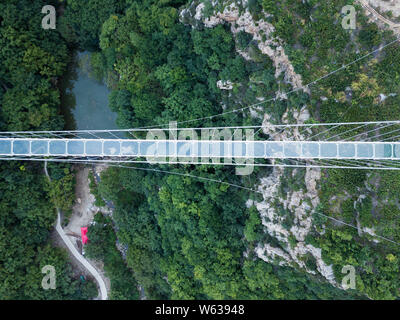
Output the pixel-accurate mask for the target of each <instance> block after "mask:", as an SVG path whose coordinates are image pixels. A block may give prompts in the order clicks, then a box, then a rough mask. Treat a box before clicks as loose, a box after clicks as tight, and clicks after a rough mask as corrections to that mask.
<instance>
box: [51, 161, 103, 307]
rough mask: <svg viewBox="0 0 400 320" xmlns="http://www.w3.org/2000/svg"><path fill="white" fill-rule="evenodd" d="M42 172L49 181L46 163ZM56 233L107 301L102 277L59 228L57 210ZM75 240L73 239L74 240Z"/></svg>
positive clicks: (59, 217)
mask: <svg viewBox="0 0 400 320" xmlns="http://www.w3.org/2000/svg"><path fill="white" fill-rule="evenodd" d="M44 171H45V174H46V177H47V179H49V180H50V176H49V173H48V172H47V162H45V166H44ZM56 231H57V233H58V235H59V236H60V238H61V239H62V241H63V242H64V244H65V245H66V246H67V248H68V250H69V252H70V253H71V254H72V255H73V256H74V258H75V259H76V260H78V261H79V262H80V263H81V264H82V266H83V267H84V268H85V269H86V270H87V271H88V272H89V273H90V274H91V275H92V276H93V277H94V278H95V279H96V281H97V284H98V286H99V289H100V292H99V297H100V299H101V300H107V298H108V291H109V290H107V287H106V284H105V281H104V280H103V277H104V275H101V274H100V273H99V272H98V271H97V270H96V268H94V267H93V265H92V264H91V263H90V262H89V261H88V260H87V259H85V257H83V256H82V255H81V254H80V253H79V252H78V250H77V248H76V247H75V246H74V244H73V243H72V242H71V239H70V237H68V236H67V235H66V233H65V231H64V230H63V228H62V227H61V212H60V210H59V209H58V208H57V224H56ZM74 240H75V238H74Z"/></svg>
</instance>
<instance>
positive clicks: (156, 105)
mask: <svg viewBox="0 0 400 320" xmlns="http://www.w3.org/2000/svg"><path fill="white" fill-rule="evenodd" d="M200 2H203V3H204V8H205V9H204V12H205V15H206V16H211V15H212V14H213V13H214V12H216V11H217V10H218V11H219V12H222V11H223V9H224V8H225V7H226V6H228V5H229V4H230V2H229V1H221V2H218V5H217V6H215V7H213V5H212V3H211V1H208V0H206V1H195V2H194V3H195V4H199V3H200ZM231 2H232V1H231ZM46 4H51V5H54V6H55V7H56V8H57V28H56V29H55V30H43V29H42V28H41V20H42V18H43V14H41V8H42V7H43V6H44V5H46ZM192 4H193V2H191V1H187V0H162V1H157V0H120V1H118V0H87V1H85V5H84V6H83V5H82V1H80V0H65V1H46V2H45V1H42V0H40V1H34V2H32V1H28V0H20V1H16V0H8V1H6V2H5V3H4V2H1V3H0V130H1V131H19V130H21V131H23V130H31V131H35V130H62V129H64V128H65V119H63V116H62V112H61V102H60V95H61V93H62V92H61V91H62V90H61V88H60V85H59V84H60V81H61V79H62V77H63V75H64V74H65V73H66V69H67V67H68V65H69V63H70V61H71V57H72V56H73V53H74V52H76V51H89V52H90V53H91V55H90V57H91V58H90V65H91V75H92V77H94V78H95V79H97V80H98V81H100V82H104V83H105V84H106V85H107V86H108V88H109V89H110V90H111V93H110V95H109V107H110V109H111V110H112V111H114V112H116V113H117V114H118V118H117V125H118V126H119V127H120V128H122V129H124V128H138V127H145V126H162V125H165V124H168V123H169V121H191V122H189V123H190V126H199V127H222V126H250V125H259V124H260V122H261V121H262V117H263V115H264V114H268V115H269V116H270V117H271V119H272V121H274V123H276V124H280V123H282V116H283V115H284V113H285V112H286V111H287V112H288V113H289V116H290V115H292V114H293V113H294V112H296V111H299V110H301V109H302V108H303V107H304V106H306V107H307V109H308V110H309V112H310V114H311V119H310V120H309V121H310V122H312V121H315V122H327V123H329V122H340V121H341V122H351V121H374V120H380V121H383V120H396V117H397V115H398V114H399V111H400V109H399V108H400V82H399V81H398V80H399V78H400V56H399V54H398V51H399V44H398V43H396V44H395V45H394V46H391V47H388V48H386V49H384V50H382V51H381V52H380V53H378V54H376V55H375V56H374V57H373V59H366V60H363V61H362V62H360V63H357V64H353V65H351V66H349V67H348V68H346V72H338V73H335V74H334V75H332V76H331V77H328V78H326V79H324V80H322V81H320V82H318V83H316V84H315V85H313V86H311V87H310V89H311V93H310V94H308V93H306V92H304V91H301V90H299V91H296V92H293V93H292V94H291V95H288V97H287V99H281V100H276V101H274V102H273V103H266V104H263V105H261V106H262V108H261V110H258V111H257V112H258V117H257V116H256V117H254V116H252V115H251V113H250V109H248V108H246V107H247V106H249V105H251V104H254V103H257V102H259V100H257V97H260V96H262V97H267V98H269V97H274V96H275V93H276V92H277V91H280V92H289V91H291V90H292V89H293V87H292V86H291V85H290V84H289V83H288V82H287V81H285V79H283V77H280V78H279V79H276V77H275V66H274V62H273V61H272V60H271V58H270V57H268V56H267V55H266V54H263V53H262V52H261V50H260V49H259V47H258V45H257V41H265V40H266V39H265V38H264V39H261V40H253V37H252V35H251V34H249V33H246V32H245V31H240V32H238V33H233V32H232V30H231V27H230V25H229V24H227V23H221V24H218V25H217V26H215V27H212V28H209V27H206V26H205V25H204V24H202V23H201V22H199V21H198V20H196V19H194V18H193V16H181V15H180V12H181V11H182V9H184V8H186V9H189V10H190V8H192ZM347 4H353V5H355V6H356V8H357V12H358V15H357V29H356V30H345V29H343V28H342V27H341V24H340V20H341V14H340V11H341V8H342V7H343V6H345V5H347ZM237 5H238V6H239V8H240V10H245V9H246V8H245V7H243V4H242V2H241V1H239V2H238V4H237ZM247 8H248V10H249V12H250V13H251V16H252V19H253V20H254V21H259V22H260V21H267V22H268V23H270V24H272V25H273V26H274V28H275V31H274V33H273V36H274V37H279V38H280V39H281V40H282V42H283V43H284V44H285V47H284V51H285V53H286V55H287V56H288V57H289V59H290V61H291V62H292V64H293V66H294V69H295V72H296V73H297V74H299V75H301V77H302V79H303V83H311V82H312V81H314V80H315V79H318V78H320V77H322V76H324V75H325V74H327V73H329V72H332V71H334V70H335V69H337V68H338V67H340V66H342V65H345V64H347V63H349V62H351V61H353V60H355V59H357V58H359V57H361V56H363V55H364V54H366V53H368V52H370V51H372V50H374V49H376V48H377V47H378V46H379V45H380V44H382V43H388V42H390V41H393V40H394V39H395V35H394V34H393V33H392V32H390V31H387V30H386V31H385V30H381V29H379V28H378V26H377V25H376V24H375V23H370V22H369V21H368V19H367V18H366V17H365V15H363V14H362V10H361V8H360V6H358V5H357V4H356V3H355V2H354V1H348V0H335V1H318V0H309V1H297V0H279V1H274V0H250V1H248V3H247ZM204 12H203V13H204ZM265 12H268V13H269V15H268V16H266V15H265V14H264V13H265ZM33 13H37V14H33ZM238 50H240V51H242V52H245V53H246V55H247V56H248V57H249V58H250V59H245V58H244V57H243V55H240V54H238ZM218 80H223V81H231V82H232V83H233V88H232V90H230V91H227V90H221V89H220V88H218V86H217V81H218ZM347 87H350V88H351V89H352V93H353V95H352V99H351V100H348V99H345V98H343V97H344V96H345V95H346V94H345V91H346V90H347V89H346V88H347ZM366 91H367V92H368V94H365V92H366ZM393 92H394V93H397V94H395V95H390V94H391V93H393ZM380 93H383V94H385V95H387V96H388V98H387V99H386V100H385V101H383V102H377V100H376V97H377V96H378V95H379V94H380ZM321 97H328V98H327V99H325V100H322V99H321ZM241 108H244V109H243V110H242V111H241V112H230V113H229V111H233V110H237V109H241ZM222 112H226V114H224V115H223V116H217V115H218V114H220V113H222ZM199 118H202V120H200V121H199V120H195V119H199ZM203 118H206V119H203ZM266 163H267V162H266ZM48 167H49V173H50V176H51V182H50V183H49V182H48V180H47V179H46V176H45V175H44V170H43V163H39V162H38V163H34V162H29V163H28V162H1V163H0V229H1V232H0V262H1V263H0V281H1V282H2V283H3V286H2V287H1V288H0V299H93V298H94V297H95V296H96V295H97V290H96V286H95V284H94V283H93V282H91V281H88V282H85V283H82V282H81V281H80V280H79V277H78V276H77V275H76V273H74V272H73V270H72V266H71V265H70V263H69V262H68V255H67V252H66V251H65V250H64V249H61V248H58V247H57V248H56V247H54V245H53V243H52V240H51V238H52V236H51V234H52V229H53V227H54V223H55V220H56V216H57V215H56V210H55V208H56V207H57V208H60V209H61V210H62V211H63V212H64V214H65V217H67V218H68V215H69V214H70V212H71V208H72V205H73V203H74V201H75V199H74V171H73V167H72V166H70V165H61V164H49V166H48ZM154 169H156V170H154ZM157 169H158V170H159V171H157ZM164 171H169V172H171V174H165V173H164ZM298 172H299V173H297V174H296V175H295V177H293V175H292V173H293V170H292V169H286V170H285V181H283V182H282V185H281V194H282V195H284V194H285V193H286V192H287V190H288V189H291V190H301V189H304V188H305V187H304V174H305V170H303V169H300V170H298ZM270 173H271V169H270V168H268V167H258V168H256V169H255V170H254V173H253V174H252V175H250V176H243V177H242V176H238V175H235V168H234V167H229V166H218V167H217V166H208V165H200V166H194V165H168V166H166V165H157V166H154V165H153V166H147V165H142V166H140V167H137V168H136V170H134V169H129V168H118V167H112V166H110V167H109V168H108V169H107V170H105V171H103V172H102V174H101V181H100V182H99V183H97V182H95V181H94V178H93V177H91V178H90V179H91V183H90V185H91V192H92V193H93V194H94V195H95V196H96V203H97V205H99V206H103V205H104V204H105V203H106V202H105V201H107V202H109V201H111V202H112V204H113V206H114V211H113V215H112V218H110V216H108V215H106V214H102V213H101V212H100V213H97V214H96V216H95V220H94V221H95V224H93V225H92V226H91V227H90V228H89V232H88V237H89V239H90V242H89V244H88V245H87V250H86V251H87V256H88V257H90V258H93V259H97V260H101V261H103V263H104V270H105V272H106V275H107V277H108V278H109V279H110V282H111V289H110V294H109V298H110V299H116V300H119V299H121V300H122V299H140V295H141V294H144V295H145V297H146V298H147V299H202V300H204V299H273V300H278V299H368V298H369V299H398V298H399V296H400V293H399V287H400V273H399V270H398V265H399V263H400V261H399V259H400V247H399V245H396V244H394V243H390V242H384V241H380V242H375V241H373V240H374V239H373V237H371V236H369V235H368V234H365V233H364V234H362V235H359V234H358V233H357V230H354V229H352V228H348V227H346V226H344V225H338V224H335V223H334V222H332V220H328V219H325V218H323V216H324V215H325V216H330V217H333V218H335V219H339V220H341V221H344V222H346V223H348V224H351V225H354V224H356V220H355V219H356V218H355V210H356V211H357V212H359V213H360V219H361V222H362V225H363V226H364V227H369V228H372V227H373V228H375V230H376V234H378V235H381V236H384V237H388V238H390V239H392V240H393V241H395V242H400V234H399V228H400V225H399V221H398V216H399V215H398V213H399V212H400V209H399V208H398V200H399V192H400V185H399V182H398V181H399V178H400V176H399V174H398V173H397V172H393V171H386V172H376V171H372V170H365V171H363V172H360V171H357V170H345V169H326V170H323V171H322V178H321V181H320V182H319V183H318V193H319V194H318V196H319V199H320V202H321V203H320V205H319V206H318V208H317V211H316V212H315V213H313V215H312V224H313V226H312V231H311V232H310V233H309V234H308V235H307V237H306V240H305V241H306V243H307V244H312V245H313V246H315V247H317V248H321V252H322V259H323V260H324V262H326V263H327V264H331V265H332V266H333V271H334V274H335V277H336V278H337V279H341V277H342V276H343V274H341V269H342V266H343V265H346V264H350V265H353V266H355V267H356V271H357V287H356V289H355V290H347V291H345V290H342V289H340V288H337V287H335V286H332V285H331V284H330V283H329V282H328V281H327V280H326V279H325V278H323V277H322V276H320V275H317V274H315V275H313V274H310V273H307V272H306V271H305V270H303V269H301V268H298V267H296V266H295V265H281V264H280V263H279V261H276V262H271V263H267V262H265V261H263V260H262V259H260V258H259V257H258V256H257V255H256V253H255V249H256V247H257V245H258V244H260V243H261V244H266V243H271V244H273V245H275V246H277V247H283V245H282V243H279V241H278V240H277V239H276V238H274V237H272V236H271V235H269V234H268V233H266V232H265V230H264V227H263V224H262V220H261V217H260V214H259V212H258V211H257V208H256V207H255V206H249V207H248V206H246V202H247V201H248V200H249V199H251V200H254V201H262V198H261V196H260V195H259V194H257V193H254V192H251V191H249V190H246V189H238V188H235V187H234V186H232V185H233V184H235V185H240V186H244V187H247V188H251V189H253V188H254V186H256V184H257V183H258V181H259V179H260V178H262V177H265V176H268V175H269V174H270ZM189 175H192V176H197V177H203V178H208V179H213V180H217V181H224V182H228V183H230V184H231V185H228V184H219V183H215V181H214V182H213V181H206V180H200V179H195V178H193V177H190V176H189ZM376 180H379V181H380V183H379V184H377V183H375V182H376ZM361 192H362V193H363V194H367V196H366V197H365V198H364V200H363V201H361V202H359V204H358V205H359V207H358V208H354V206H353V203H354V202H355V201H356V200H358V197H359V194H360V193H361ZM335 195H336V196H337V200H336V203H334V204H332V201H331V199H332V197H334V196H335ZM340 195H343V197H340ZM372 195H373V196H374V197H376V199H377V201H378V207H377V208H375V207H374V209H373V208H372V202H371V197H372ZM341 199H345V200H341ZM276 208H277V210H280V208H279V205H278V204H277V205H276ZM281 212H282V214H283V215H284V214H286V215H287V218H286V220H285V221H286V224H287V225H286V226H285V228H288V229H290V227H291V226H292V225H293V224H294V218H293V217H292V216H291V215H290V214H289V213H288V212H285V211H284V210H283V209H282V210H281ZM321 214H322V215H321ZM321 230H323V231H324V232H321ZM292 241H293V245H295V244H296V242H297V240H296V239H292ZM116 242H118V243H121V244H123V245H124V246H125V247H126V248H127V251H126V257H122V255H121V253H120V251H119V250H118V249H117V248H116ZM283 249H284V248H283ZM304 259H305V260H306V265H307V267H308V268H309V269H311V270H313V269H315V268H316V267H315V261H314V260H313V258H312V257H305V258H304ZM48 264H51V265H56V266H57V289H56V290H42V289H41V287H40V286H41V285H40V284H41V279H42V277H43V274H42V273H41V268H42V267H43V266H44V265H48ZM339 282H340V281H339ZM140 290H142V291H143V292H142V293H140Z"/></svg>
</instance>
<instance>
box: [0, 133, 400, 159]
mask: <svg viewBox="0 0 400 320" xmlns="http://www.w3.org/2000/svg"><path fill="white" fill-rule="evenodd" d="M0 157H1V158H7V157H10V158H12V157H20V158H29V157H32V158H39V157H41V158H45V157H57V158H85V157H88V158H94V157H95V158H114V159H115V158H126V157H129V158H132V157H134V158H140V157H147V158H149V157H177V158H179V157H200V158H203V157H206V158H232V157H233V158H276V159H284V158H292V159H400V142H354V141H353V142H341V141H332V142H324V141H320V142H318V141H317V142H315V141H295V142H293V141H231V140H229V141H207V140H138V139H135V140H133V139H132V140H130V139H109V140H108V139H35V138H1V139H0Z"/></svg>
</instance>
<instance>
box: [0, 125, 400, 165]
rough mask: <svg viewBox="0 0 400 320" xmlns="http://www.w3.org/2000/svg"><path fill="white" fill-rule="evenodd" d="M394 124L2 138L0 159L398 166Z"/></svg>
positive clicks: (399, 130)
mask: <svg viewBox="0 0 400 320" xmlns="http://www.w3.org/2000/svg"><path fill="white" fill-rule="evenodd" d="M399 138H400V121H379V122H378V121H377V122H351V123H309V124H281V125H262V126H242V127H212V128H176V126H175V127H174V126H170V127H169V128H167V129H166V128H162V129H160V128H156V129H154V128H153V129H120V130H118V129H117V130H80V131H19V132H1V133H0V160H29V161H55V162H74V163H76V162H88V163H89V162H90V163H94V162H99V163H151V164H209V165H236V166H248V165H251V166H283V167H321V168H354V169H378V170H379V169H380V170H399V169H400V139H399Z"/></svg>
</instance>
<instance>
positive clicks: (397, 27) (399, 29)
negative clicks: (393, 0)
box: [358, 0, 400, 34]
mask: <svg viewBox="0 0 400 320" xmlns="http://www.w3.org/2000/svg"><path fill="white" fill-rule="evenodd" d="M358 2H359V3H360V4H361V5H362V6H363V7H364V8H365V9H366V10H367V11H369V12H370V13H371V14H372V15H374V16H375V17H376V18H377V19H379V20H380V21H381V22H383V23H385V24H387V25H388V26H389V28H390V29H391V30H392V31H393V32H394V33H396V34H400V23H394V22H393V21H391V20H389V19H387V18H385V17H384V16H382V15H381V14H380V13H379V12H378V11H376V10H375V9H374V8H373V7H372V6H371V5H370V3H369V1H368V0H358ZM376 4H377V3H376V1H375V5H376ZM395 9H397V10H400V4H398V5H397V6H396V7H395Z"/></svg>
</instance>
